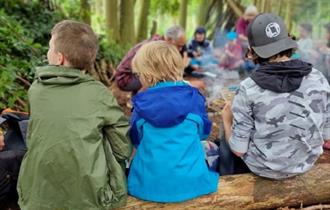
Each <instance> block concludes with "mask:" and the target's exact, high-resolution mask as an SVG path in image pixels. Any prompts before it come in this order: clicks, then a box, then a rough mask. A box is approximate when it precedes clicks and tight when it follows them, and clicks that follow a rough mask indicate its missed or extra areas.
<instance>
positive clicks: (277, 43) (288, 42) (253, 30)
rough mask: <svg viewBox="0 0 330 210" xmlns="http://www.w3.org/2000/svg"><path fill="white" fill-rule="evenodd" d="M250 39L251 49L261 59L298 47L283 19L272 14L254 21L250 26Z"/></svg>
mask: <svg viewBox="0 0 330 210" xmlns="http://www.w3.org/2000/svg"><path fill="white" fill-rule="evenodd" d="M248 39H249V44H250V47H251V48H252V49H253V50H254V51H255V53H256V54H257V55H258V56H259V57H261V58H270V57H272V56H273V55H276V54H278V53H280V52H282V51H285V50H288V49H292V48H297V47H298V45H297V43H296V42H295V41H294V40H292V39H291V38H290V37H289V34H288V31H287V29H286V26H285V24H284V22H283V20H282V18H280V17H279V16H277V15H274V14H271V13H262V14H259V15H257V16H256V17H255V18H254V19H253V21H252V22H251V23H250V24H249V26H248Z"/></svg>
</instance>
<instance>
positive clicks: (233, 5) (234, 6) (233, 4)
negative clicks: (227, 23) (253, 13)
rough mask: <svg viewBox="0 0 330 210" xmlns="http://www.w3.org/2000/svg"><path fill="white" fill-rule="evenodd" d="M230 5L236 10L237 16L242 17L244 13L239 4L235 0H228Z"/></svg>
mask: <svg viewBox="0 0 330 210" xmlns="http://www.w3.org/2000/svg"><path fill="white" fill-rule="evenodd" d="M227 3H228V6H229V7H230V8H231V9H232V10H233V11H234V13H235V15H236V17H241V16H242V15H243V11H242V10H241V9H240V8H239V6H238V5H237V4H236V2H234V1H233V0H227Z"/></svg>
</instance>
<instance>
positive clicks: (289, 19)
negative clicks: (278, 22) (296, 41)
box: [285, 0, 293, 33]
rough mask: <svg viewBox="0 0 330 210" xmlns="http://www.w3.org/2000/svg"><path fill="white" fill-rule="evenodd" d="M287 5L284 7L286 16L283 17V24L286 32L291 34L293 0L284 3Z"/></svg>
mask: <svg viewBox="0 0 330 210" xmlns="http://www.w3.org/2000/svg"><path fill="white" fill-rule="evenodd" d="M286 3H287V5H286V16H285V24H286V27H287V28H288V32H289V33H290V32H291V29H292V9H293V7H292V4H293V0H291V1H286Z"/></svg>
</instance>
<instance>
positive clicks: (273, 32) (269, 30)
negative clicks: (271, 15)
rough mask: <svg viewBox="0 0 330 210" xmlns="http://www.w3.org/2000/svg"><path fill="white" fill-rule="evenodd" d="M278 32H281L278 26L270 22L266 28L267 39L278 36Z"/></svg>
mask: <svg viewBox="0 0 330 210" xmlns="http://www.w3.org/2000/svg"><path fill="white" fill-rule="evenodd" d="M280 32H281V28H280V26H279V25H278V23H275V22H272V23H269V24H268V25H267V26H266V35H267V36H268V37H269V38H274V37H277V36H278V35H280Z"/></svg>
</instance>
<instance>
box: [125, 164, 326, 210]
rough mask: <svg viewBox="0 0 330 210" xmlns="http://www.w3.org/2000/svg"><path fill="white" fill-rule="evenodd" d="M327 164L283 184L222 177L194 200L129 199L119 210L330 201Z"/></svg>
mask: <svg viewBox="0 0 330 210" xmlns="http://www.w3.org/2000/svg"><path fill="white" fill-rule="evenodd" d="M329 177H330V164H329V163H323V164H319V165H316V166H315V167H314V168H313V170H311V171H309V172H308V173H306V174H304V175H301V176H297V177H294V178H290V179H287V180H283V181H273V180H268V179H263V178H260V177H257V176H254V175H252V174H242V175H233V176H223V177H221V178H220V182H219V191H218V192H217V193H214V194H211V195H207V196H203V197H200V198H197V199H194V200H190V201H187V202H183V203H176V204H162V203H153V202H145V201H141V200H137V199H135V198H132V197H130V198H129V199H128V203H127V206H126V207H124V208H121V209H134V210H137V209H143V210H147V209H170V210H182V209H189V210H190V209H276V208H279V207H283V206H292V207H295V206H301V205H303V206H308V205H313V204H319V203H329V202H330V179H329Z"/></svg>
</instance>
